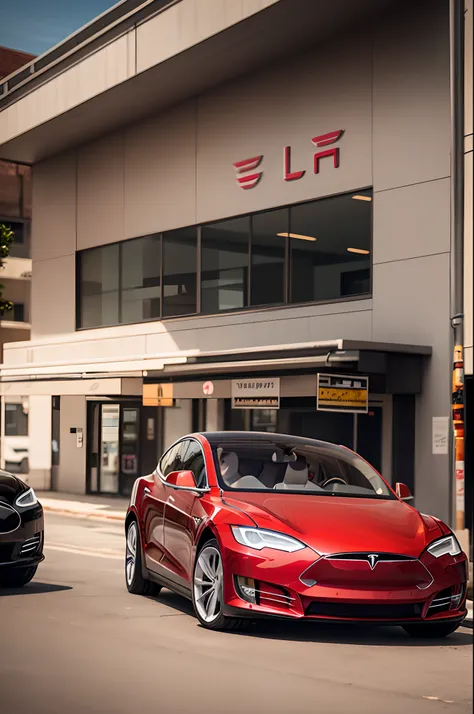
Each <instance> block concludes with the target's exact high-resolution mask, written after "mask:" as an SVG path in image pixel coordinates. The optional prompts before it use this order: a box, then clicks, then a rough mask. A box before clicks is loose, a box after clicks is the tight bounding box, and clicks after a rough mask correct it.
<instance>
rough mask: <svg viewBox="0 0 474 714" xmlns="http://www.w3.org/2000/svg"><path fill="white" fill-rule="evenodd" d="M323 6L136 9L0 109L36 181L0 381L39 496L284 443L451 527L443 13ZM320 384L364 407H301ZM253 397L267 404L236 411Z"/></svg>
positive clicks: (5, 130) (388, 6)
mask: <svg viewBox="0 0 474 714" xmlns="http://www.w3.org/2000/svg"><path fill="white" fill-rule="evenodd" d="M316 4H317V5H318V8H316V7H315V5H316ZM316 4H315V3H314V2H313V3H311V2H305V1H303V0H297V1H296V2H288V0H276V1H275V0H273V1H269V0H266V1H263V0H260V1H259V2H257V0H253V1H250V0H248V2H243V3H235V2H229V1H228V0H227V1H226V0H209V1H208V2H196V1H195V0H194V1H193V0H181V2H173V3H159V2H157V3H155V6H153V4H152V9H153V10H154V12H153V13H150V8H148V10H147V13H148V14H144V13H145V10H144V8H142V6H141V5H140V4H139V3H134V4H133V5H134V7H133V8H132V7H131V5H130V8H129V13H130V17H132V19H133V17H134V16H133V13H141V14H139V15H137V16H136V17H134V22H133V23H131V24H130V22H129V18H128V15H127V17H126V18H125V16H124V15H121V16H120V17H118V19H117V18H116V19H115V21H116V23H117V24H116V25H113V22H112V21H113V18H115V17H116V16H115V15H113V16H111V17H110V21H111V22H110V24H109V25H108V26H107V28H108V29H107V30H104V29H103V25H104V23H102V29H101V30H100V31H99V29H97V28H95V29H97V32H96V33H95V34H92V35H91V36H90V38H89V41H90V51H89V52H88V51H87V42H86V40H83V42H82V44H81V43H80V42H79V40H81V37H82V36H81V37H78V38H76V39H77V42H76V44H77V46H78V47H79V48H80V49H76V50H70V53H71V54H70V55H67V56H66V53H65V56H64V57H63V59H62V60H61V57H60V56H59V55H58V56H56V57H55V58H54V62H53V61H52V62H51V63H50V64H48V63H45V62H43V65H42V66H39V67H38V69H37V70H36V69H35V66H33V71H32V72H31V74H30V77H29V78H27V79H22V81H21V82H19V83H17V84H15V82H13V83H12V85H11V87H9V85H6V89H4V91H3V96H2V95H0V157H5V158H15V159H16V160H21V161H24V162H27V163H30V164H32V166H33V216H34V220H33V235H32V260H33V274H34V280H33V286H32V320H31V322H32V334H31V340H30V341H29V342H28V343H24V344H21V343H17V344H12V345H8V346H7V347H6V348H5V354H4V359H3V365H2V367H1V390H2V394H3V401H4V402H6V401H8V399H9V398H12V397H13V396H14V395H15V396H16V395H18V394H19V393H21V394H22V395H23V394H26V395H28V399H29V420H30V438H31V446H30V476H29V478H30V482H31V483H32V485H35V486H37V487H40V488H54V489H57V490H62V491H65V492H68V491H69V492H78V493H84V492H86V491H87V492H98V491H104V492H109V493H111V492H117V493H118V492H121V493H129V491H130V488H131V484H132V483H133V479H134V478H135V477H136V476H137V475H138V474H139V473H140V472H143V471H145V470H148V469H151V468H153V467H154V464H155V462H156V459H157V456H158V453H159V452H160V450H162V449H163V448H164V447H166V446H168V445H169V444H170V443H172V441H173V440H174V439H175V438H177V437H178V436H179V435H181V434H182V433H185V432H188V431H190V430H192V429H196V428H208V429H212V428H252V429H263V430H278V431H292V432H294V433H299V434H304V435H307V436H320V437H322V438H327V439H329V440H332V441H337V442H339V443H344V444H346V445H348V446H350V447H353V448H356V449H357V450H359V451H360V452H361V453H362V454H363V455H364V456H366V458H367V459H368V460H370V461H371V462H372V463H373V464H374V465H375V466H376V467H377V468H379V469H380V470H381V471H382V472H383V474H384V476H385V477H386V478H387V480H388V481H389V482H392V483H395V482H396V481H403V482H406V483H408V485H409V486H410V488H411V489H412V490H413V492H414V495H415V502H416V505H417V507H419V508H420V509H422V510H423V511H425V512H430V513H433V514H435V515H437V516H439V517H441V518H443V519H445V520H447V521H449V522H452V519H453V509H454V506H453V484H452V482H451V479H450V462H449V428H450V426H449V415H450V395H451V378H450V365H451V360H452V347H451V327H450V313H449V306H450V297H449V296H450V256H451V236H450V185H451V182H450V137H451V127H450V95H449V5H448V2H447V0H430V2H426V1H425V0H416V1H413V0H411V1H410V2H396V3H393V2H380V1H379V2H363V3H358V4H357V5H358V7H357V12H354V15H353V16H351V13H347V12H344V10H343V7H344V8H347V5H345V6H344V3H337V2H336V3H334V2H333V3H326V2H321V3H316ZM471 5H472V3H471ZM125 6H127V7H128V5H127V3H122V11H124V10H125V9H127V8H126V7H125ZM114 12H115V11H114ZM471 12H472V8H471ZM120 18H121V19H120ZM124 18H125V19H124ZM120 22H121V23H122V24H120ZM127 23H128V24H127ZM86 30H87V28H85V30H83V32H86ZM93 30H94V27H92V28H89V29H88V30H87V31H88V32H89V34H90V33H92V31H93ZM100 33H103V34H102V35H101V34H100ZM471 52H472V46H471ZM61 62H62V64H61ZM54 63H56V64H54ZM471 122H472V114H471ZM471 141H472V129H471ZM466 161H469V159H468V158H466ZM471 161H472V153H471ZM471 190H472V186H471ZM471 221H472V217H471ZM471 230H472V229H471ZM466 235H467V233H466ZM471 236H472V234H471ZM466 240H467V241H468V240H469V238H468V237H467V239H466ZM471 241H472V237H471ZM471 260H472V248H471ZM468 285H469V280H468V279H466V286H467V287H466V291H467V292H466V295H468V290H469V287H468ZM470 285H471V287H470V289H471V295H472V282H471V283H470ZM467 299H469V297H468V298H467ZM470 319H471V324H472V313H471V317H470ZM466 334H467V335H469V332H468V331H467V333H466ZM470 334H471V338H470V339H471V345H472V328H471V333H470ZM466 344H467V343H466ZM467 347H468V345H467ZM471 354H472V347H471ZM469 364H470V367H469ZM469 369H470V370H471V374H472V357H471V362H469V358H468V350H466V372H468V370H469ZM318 374H319V375H322V376H323V378H326V377H328V376H332V377H335V378H338V377H339V378H340V377H341V376H343V377H347V378H348V379H352V380H353V382H352V383H353V385H356V386H357V384H362V382H363V379H365V378H368V380H369V382H368V384H369V387H368V391H369V397H368V403H367V404H366V409H365V410H363V411H362V412H361V413H360V414H354V413H352V412H351V410H350V409H349V410H348V411H346V412H344V413H341V412H340V411H339V412H338V411H322V410H318V408H317V395H318ZM361 379H362V382H361ZM270 383H271V384H272V385H274V387H268V389H269V390H271V389H272V388H274V389H275V390H276V391H277V392H278V394H277V396H276V397H275V398H276V399H277V402H276V404H277V406H279V409H273V408H266V409H261V408H258V409H257V408H248V409H239V408H235V407H236V405H238V403H239V402H238V394H240V392H239V389H240V390H241V391H242V390H243V391H242V394H243V393H244V392H245V389H246V387H245V386H242V385H248V388H249V389H250V391H252V389H253V392H254V393H253V396H252V395H251V399H254V402H253V404H254V406H255V405H257V406H261V405H262V404H270V403H271V402H272V399H273V398H274V396H272V395H270V397H269V396H268V395H269V394H270V392H268V389H267V387H265V386H264V385H270ZM239 384H240V385H241V386H239ZM265 389H267V392H265ZM154 390H155V391H154ZM259 390H260V391H259ZM151 394H154V395H155V396H154V398H155V402H153V397H152V402H151V403H150V401H148V400H149V399H150V395H151ZM262 394H263V400H264V401H263V402H262V401H260V402H258V398H259V395H262ZM265 395H266V396H265ZM267 398H268V399H267ZM156 399H158V400H159V401H158V402H156ZM266 399H267V401H265V400H266ZM255 400H257V401H255ZM157 403H158V404H160V405H168V404H169V405H170V406H156V404H157ZM150 404H151V405H150ZM249 404H250V406H251V405H252V402H251V401H250V402H249ZM273 406H274V404H273ZM352 411H354V410H352ZM45 415H46V416H45ZM470 477H471V478H472V474H471V476H470Z"/></svg>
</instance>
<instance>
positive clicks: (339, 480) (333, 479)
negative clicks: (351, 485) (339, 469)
mask: <svg viewBox="0 0 474 714" xmlns="http://www.w3.org/2000/svg"><path fill="white" fill-rule="evenodd" d="M328 483H342V484H343V485H344V486H347V483H346V482H345V481H344V479H343V478H341V477H340V476H332V477H331V478H328V480H327V481H325V482H324V483H323V484H322V487H323V488H326V486H327V485H328Z"/></svg>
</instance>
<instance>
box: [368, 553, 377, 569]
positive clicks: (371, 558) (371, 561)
mask: <svg viewBox="0 0 474 714" xmlns="http://www.w3.org/2000/svg"><path fill="white" fill-rule="evenodd" d="M378 559H379V556H378V555H376V554H375V553H370V555H368V556H367V560H368V561H369V565H370V569H371V570H373V569H374V568H375V566H376V565H377V561H378Z"/></svg>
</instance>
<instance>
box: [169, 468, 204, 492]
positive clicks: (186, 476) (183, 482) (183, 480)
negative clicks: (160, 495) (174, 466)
mask: <svg viewBox="0 0 474 714" xmlns="http://www.w3.org/2000/svg"><path fill="white" fill-rule="evenodd" d="M166 483H169V484H170V486H178V487H179V488H197V485H196V479H195V478H194V474H193V472H192V471H172V472H171V473H170V474H168V478H167V479H166Z"/></svg>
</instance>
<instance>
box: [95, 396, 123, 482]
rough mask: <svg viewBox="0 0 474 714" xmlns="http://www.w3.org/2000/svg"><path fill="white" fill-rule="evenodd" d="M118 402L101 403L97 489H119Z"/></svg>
mask: <svg viewBox="0 0 474 714" xmlns="http://www.w3.org/2000/svg"><path fill="white" fill-rule="evenodd" d="M119 445H120V404H110V403H107V404H101V423H100V449H99V489H98V490H99V491H100V492H101V493H118V491H119Z"/></svg>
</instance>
